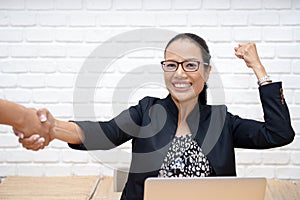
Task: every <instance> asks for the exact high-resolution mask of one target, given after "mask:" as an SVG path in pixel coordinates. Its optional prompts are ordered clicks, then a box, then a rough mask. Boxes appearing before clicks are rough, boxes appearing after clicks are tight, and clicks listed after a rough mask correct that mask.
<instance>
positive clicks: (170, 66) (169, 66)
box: [166, 63, 176, 68]
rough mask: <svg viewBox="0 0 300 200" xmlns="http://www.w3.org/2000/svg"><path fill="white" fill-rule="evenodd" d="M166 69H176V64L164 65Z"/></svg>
mask: <svg viewBox="0 0 300 200" xmlns="http://www.w3.org/2000/svg"><path fill="white" fill-rule="evenodd" d="M166 66H167V67H168V68H176V64H173V63H169V64H167V65H166Z"/></svg>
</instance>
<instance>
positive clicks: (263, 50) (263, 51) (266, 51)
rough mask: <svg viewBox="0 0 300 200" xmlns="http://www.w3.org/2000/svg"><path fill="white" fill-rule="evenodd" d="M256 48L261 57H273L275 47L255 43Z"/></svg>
mask: <svg viewBox="0 0 300 200" xmlns="http://www.w3.org/2000/svg"><path fill="white" fill-rule="evenodd" d="M256 48H257V51H258V54H259V57H260V58H261V59H273V58H274V57H275V56H276V54H277V52H276V47H275V46H271V45H269V44H264V43H256Z"/></svg>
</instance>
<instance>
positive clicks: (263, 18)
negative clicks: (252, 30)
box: [249, 11, 279, 26]
mask: <svg viewBox="0 0 300 200" xmlns="http://www.w3.org/2000/svg"><path fill="white" fill-rule="evenodd" d="M249 23H250V24H251V25H259V26H260V25H262V26H264V25H271V26H274V25H278V24H279V13H277V12H273V11H269V12H268V11H264V12H260V11H259V12H253V13H251V14H250V15H249Z"/></svg>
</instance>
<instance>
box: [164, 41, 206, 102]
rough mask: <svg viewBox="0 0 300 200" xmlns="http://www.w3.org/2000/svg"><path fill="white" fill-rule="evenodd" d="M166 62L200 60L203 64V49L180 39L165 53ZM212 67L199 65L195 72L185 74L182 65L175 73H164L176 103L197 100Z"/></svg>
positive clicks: (167, 85)
mask: <svg viewBox="0 0 300 200" xmlns="http://www.w3.org/2000/svg"><path fill="white" fill-rule="evenodd" d="M165 60H174V61H177V62H182V61H185V60H198V61H201V62H203V58H202V53H201V49H200V48H199V47H198V46H197V45H196V44H195V43H193V42H192V41H190V40H189V39H179V40H175V41H174V42H172V43H171V44H170V45H169V46H168V48H167V49H166V53H165ZM209 72H210V66H209V67H207V66H204V65H203V64H202V63H201V64H200V65H199V70H198V71H195V72H185V71H184V70H183V68H182V65H179V66H178V69H177V71H175V72H164V78H165V84H166V87H167V89H168V91H169V92H170V94H171V96H172V99H173V100H174V101H175V102H178V103H180V102H185V101H188V100H192V99H195V98H197V99H198V96H199V94H200V92H201V91H202V90H203V87H204V83H205V82H206V81H207V79H208V76H209Z"/></svg>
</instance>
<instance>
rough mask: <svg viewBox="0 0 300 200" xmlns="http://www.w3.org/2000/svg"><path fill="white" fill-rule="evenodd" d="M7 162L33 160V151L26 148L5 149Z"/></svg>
mask: <svg viewBox="0 0 300 200" xmlns="http://www.w3.org/2000/svg"><path fill="white" fill-rule="evenodd" d="M5 153H6V155H7V156H6V161H7V162H8V163H29V162H31V161H32V160H33V151H28V150H26V149H23V148H22V149H6V151H5Z"/></svg>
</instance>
